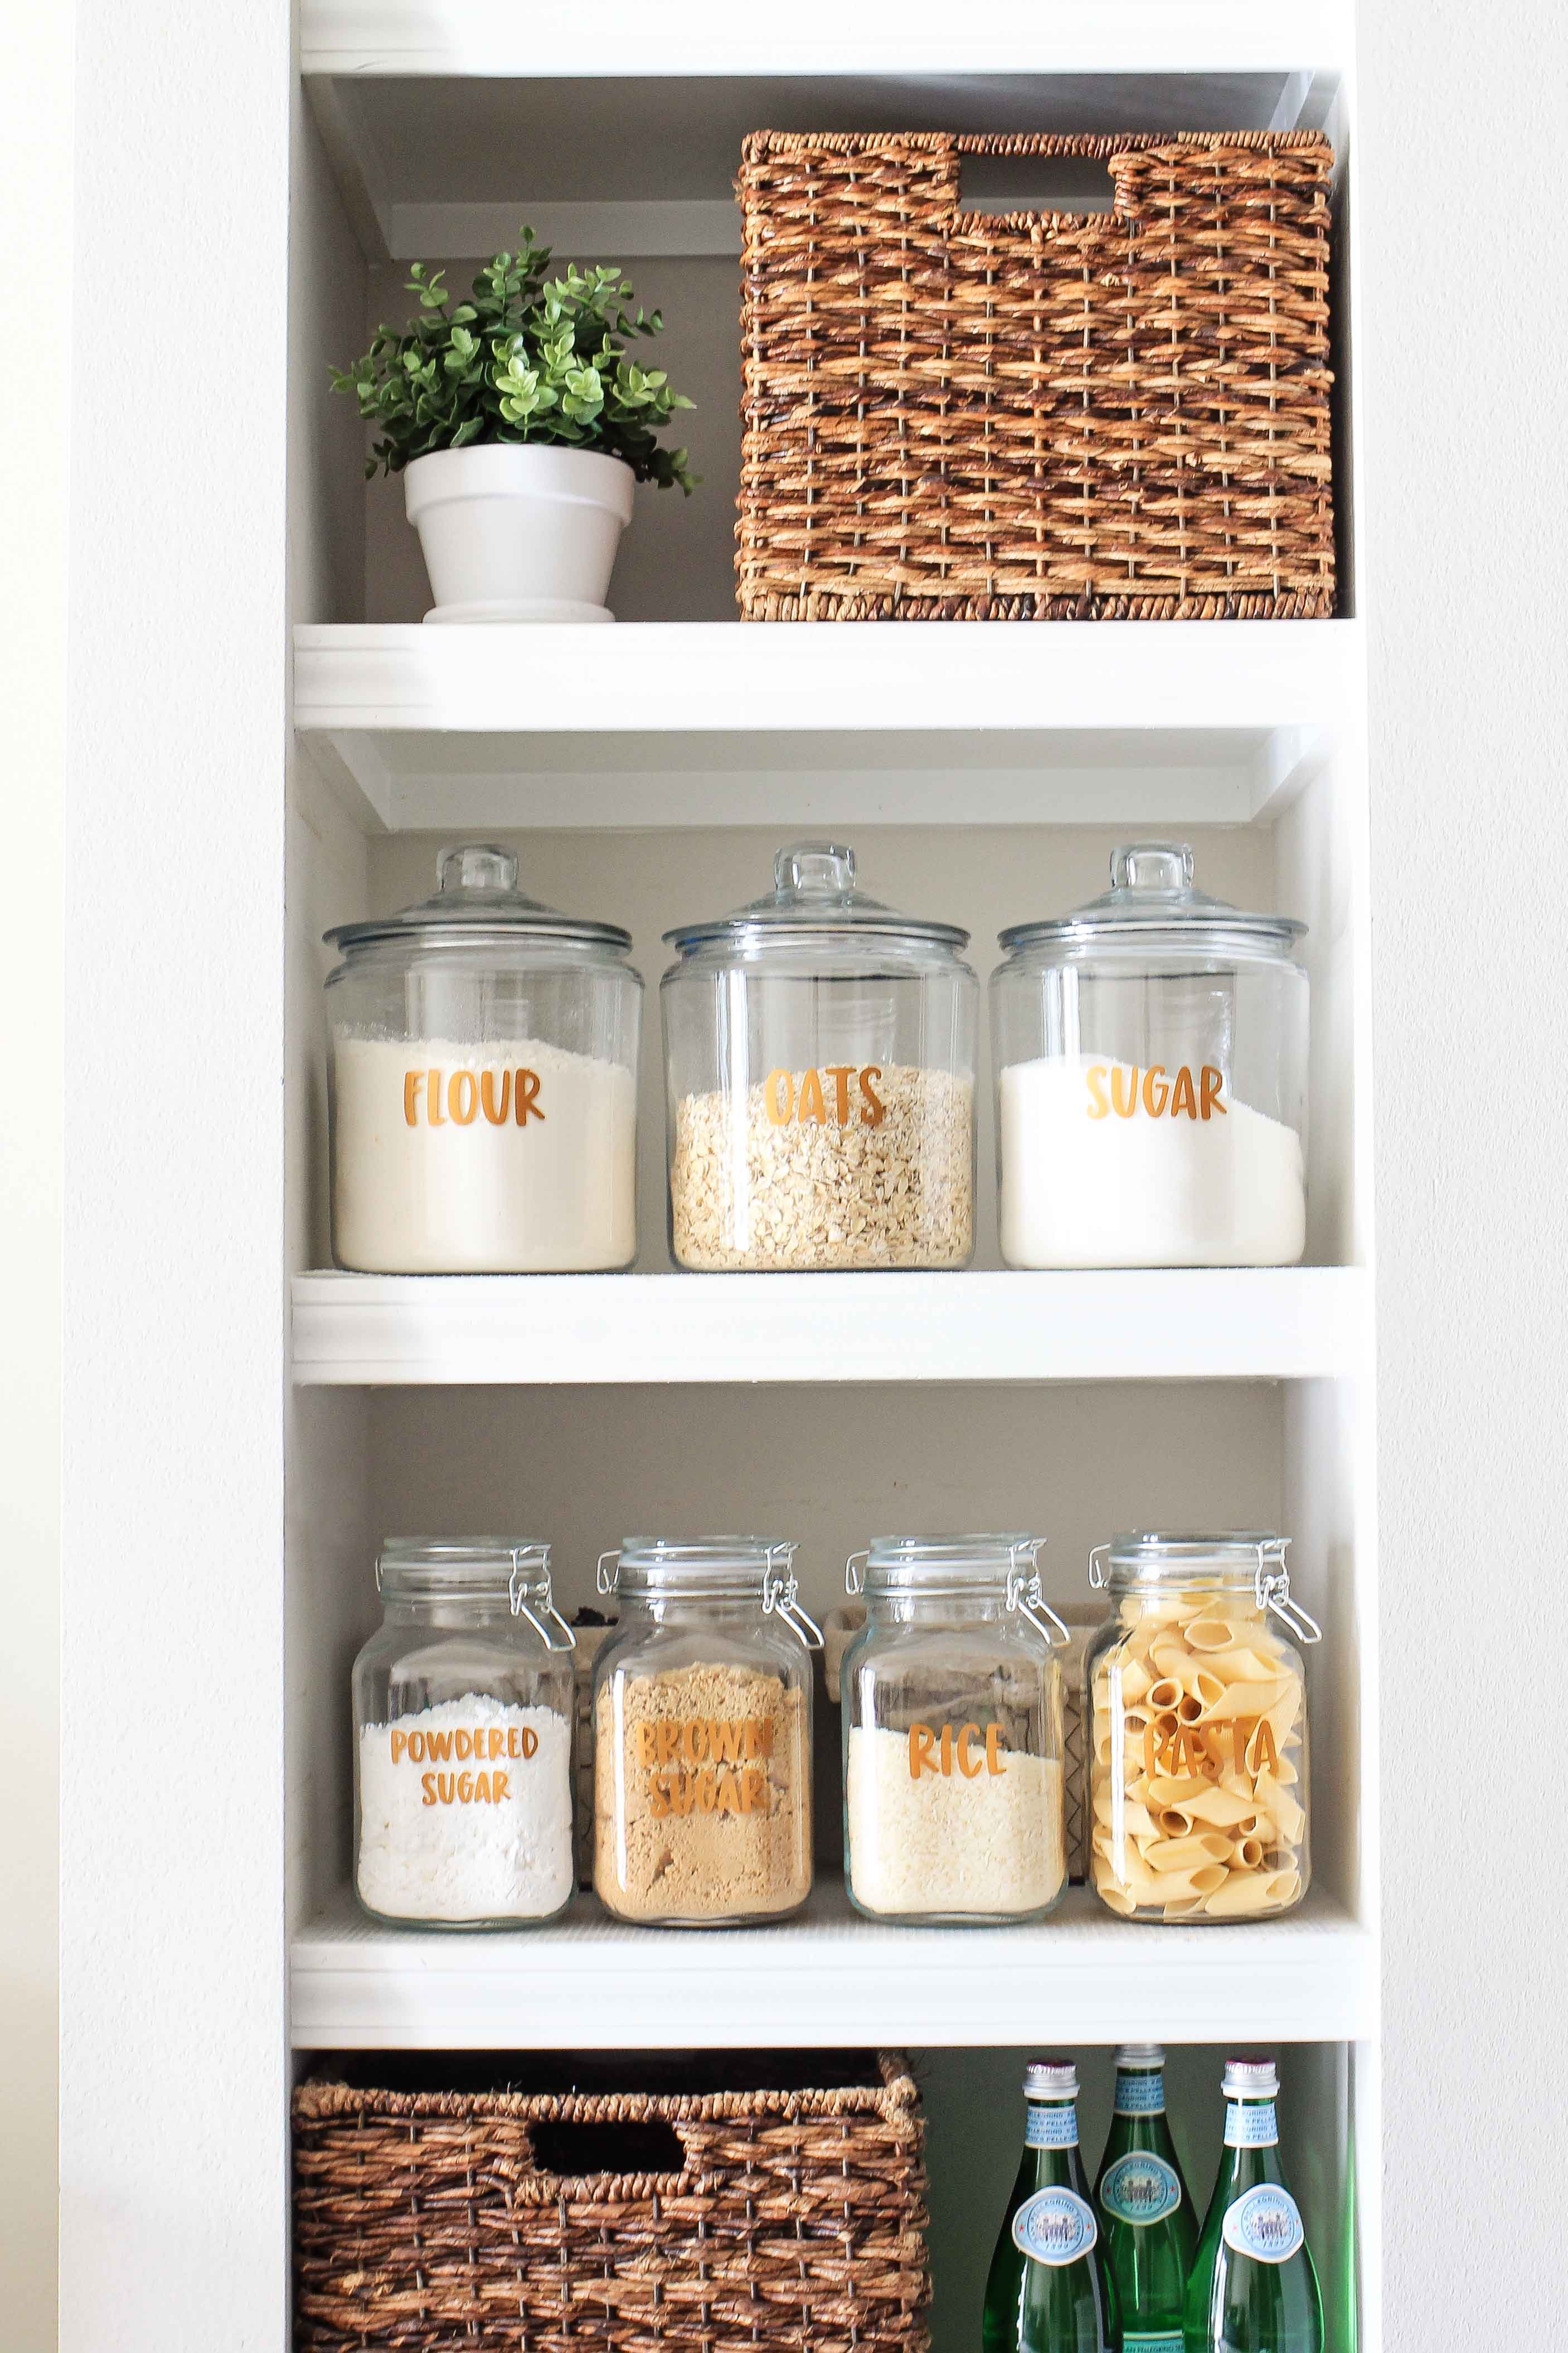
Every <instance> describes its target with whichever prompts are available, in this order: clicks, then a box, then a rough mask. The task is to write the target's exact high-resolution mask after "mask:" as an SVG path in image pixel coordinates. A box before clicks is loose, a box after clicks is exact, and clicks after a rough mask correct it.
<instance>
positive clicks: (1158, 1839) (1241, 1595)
mask: <svg viewBox="0 0 1568 2353" xmlns="http://www.w3.org/2000/svg"><path fill="white" fill-rule="evenodd" d="M1288 1546H1289V1537H1288V1536H1279V1535H1266V1534H1258V1533H1241V1532H1237V1533H1233V1534H1227V1535H1168V1534H1165V1533H1163V1532H1160V1531H1153V1530H1146V1531H1142V1532H1140V1533H1137V1534H1134V1535H1119V1536H1115V1537H1113V1538H1112V1539H1111V1541H1110V1544H1108V1545H1097V1546H1095V1548H1094V1550H1093V1551H1092V1552H1091V1553H1090V1555H1089V1583H1090V1584H1091V1585H1093V1586H1095V1587H1097V1588H1100V1587H1103V1588H1105V1589H1106V1590H1108V1591H1109V1593H1110V1597H1111V1600H1112V1603H1113V1606H1114V1614H1113V1615H1112V1617H1111V1618H1110V1620H1108V1622H1107V1623H1106V1625H1105V1626H1104V1627H1103V1628H1102V1629H1101V1630H1100V1633H1099V1634H1098V1635H1097V1636H1096V1637H1095V1639H1094V1641H1093V1643H1092V1644H1091V1646H1090V1648H1089V1657H1088V1661H1087V1669H1086V1672H1087V1682H1088V1687H1089V1799H1090V1806H1091V1810H1092V1830H1091V1837H1090V1845H1091V1855H1090V1876H1091V1878H1092V1881H1093V1883H1094V1887H1095V1890H1096V1892H1097V1893H1098V1894H1099V1895H1100V1898H1101V1900H1102V1901H1103V1902H1104V1903H1106V1904H1107V1905H1110V1909H1111V1910H1112V1911H1113V1912H1119V1913H1121V1914H1122V1915H1123V1916H1124V1917H1126V1918H1128V1919H1132V1920H1179V1921H1189V1922H1201V1923H1205V1924H1207V1923H1211V1922H1220V1921H1226V1920H1253V1919H1261V1918H1266V1917H1268V1916H1269V1915H1273V1914H1276V1913H1280V1912H1288V1911H1289V1910H1290V1909H1291V1907H1292V1906H1293V1905H1297V1904H1299V1903H1300V1901H1301V1898H1302V1897H1303V1895H1305V1894H1306V1892H1307V1888H1308V1884H1309V1883H1310V1877H1311V1860H1310V1841H1309V1837H1308V1829H1309V1819H1308V1818H1309V1813H1310V1795H1309V1787H1308V1758H1307V1683H1306V1670H1305V1668H1304V1666H1303V1664H1302V1661H1301V1655H1300V1651H1298V1650H1297V1648H1296V1646H1295V1642H1293V1641H1289V1640H1288V1639H1287V1636H1286V1633H1282V1632H1281V1631H1280V1628H1281V1627H1283V1628H1284V1629H1286V1630H1287V1632H1288V1633H1289V1634H1290V1635H1294V1636H1295V1637H1296V1638H1297V1641H1302V1642H1308V1643H1310V1642H1317V1641H1321V1639H1322V1636H1321V1628H1320V1627H1319V1626H1318V1625H1317V1623H1316V1622H1315V1620H1313V1619H1311V1618H1310V1617H1309V1616H1308V1614H1307V1612H1306V1610H1305V1609H1302V1608H1301V1607H1300V1603H1299V1602H1296V1601H1293V1600H1292V1599H1291V1598H1290V1577H1289V1569H1288V1568H1287V1567H1286V1563H1285V1555H1286V1550H1287V1547H1288Z"/></svg>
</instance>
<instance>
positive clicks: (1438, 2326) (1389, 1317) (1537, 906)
mask: <svg viewBox="0 0 1568 2353" xmlns="http://www.w3.org/2000/svg"><path fill="white" fill-rule="evenodd" d="M1362 25H1363V31H1362V88H1361V107H1360V129H1359V142H1358V149H1357V170H1358V185H1357V195H1358V203H1359V206H1360V212H1361V224H1360V226H1361V237H1362V264H1363V284H1362V290H1361V294H1362V348H1363V366H1364V371H1365V372H1364V376H1363V388H1364V394H1365V398H1364V402H1363V425H1364V428H1365V432H1364V442H1363V478H1362V486H1361V488H1362V506H1361V513H1362V518H1363V525H1364V532H1365V538H1364V547H1365V552H1366V556H1367V560H1368V565H1369V573H1368V580H1367V586H1368V590H1369V594H1368V599H1367V605H1368V611H1369V615H1370V616H1371V620H1372V670H1371V713H1372V759H1373V767H1372V789H1373V903H1374V905H1375V907H1376V910H1377V915H1376V922H1375V926H1374V945H1373V955H1374V1002H1373V1027H1374V1033H1375V1034H1374V1051H1375V1065H1376V1098H1375V1103H1376V1108H1375V1152H1376V1166H1377V1188H1376V1220H1377V1233H1378V1278H1377V1281H1378V1329H1379V1344H1380V1345H1379V1383H1380V1403H1381V1417H1382V1419H1381V1433H1380V1459H1379V1497H1378V1514H1379V1524H1380V1530H1381V1559H1380V1567H1379V1575H1380V1578H1381V1592H1382V1634H1383V1645H1384V1658H1385V1659H1386V1660H1388V1661H1389V1662H1391V1663H1390V1666H1389V1669H1388V1671H1387V1672H1386V1673H1385V1675H1384V1715H1383V1727H1382V1731H1383V1802H1384V1818H1383V1824H1382V1834H1383V1855H1384V1924H1385V1925H1384V1993H1385V2004H1386V2008H1385V2026H1386V2035H1387V2053H1386V2066H1385V2075H1384V2125H1385V2143H1384V2147H1385V2152H1386V2154H1385V2159H1384V2196H1385V2200H1386V2208H1385V2211H1386V2229H1387V2265H1388V2274H1387V2276H1388V2289H1389V2295H1388V2310H1389V2330H1388V2339H1387V2341H1388V2345H1389V2347H1390V2348H1391V2353H1427V2348H1430V2347H1433V2346H1437V2345H1443V2346H1458V2345H1467V2346H1468V2345H1474V2346H1483V2345H1485V2346H1498V2347H1501V2346H1503V2345H1505V2344H1508V2345H1525V2344H1533V2343H1546V2342H1549V2341H1550V2340H1551V2338H1552V2336H1553V2335H1554V2334H1555V2333H1556V2330H1557V2328H1558V2326H1559V2320H1560V2306H1561V2302H1562V2295H1561V2282H1562V2270H1563V2203H1562V2181H1563V2163H1564V2159H1565V2158H1568V2137H1565V2135H1564V2128H1563V2114H1564V2105H1563V2084H1562V2073H1563V2071H1562V2065H1561V2054H1560V2050H1559V2042H1560V2036H1561V2026H1562V2015H1563V1947H1564V1936H1565V1934H1568V1881H1565V1879H1564V1876H1563V1873H1562V1871H1561V1870H1560V1869H1558V1868H1557V1867H1556V1866H1555V1864H1554V1863H1552V1864H1547V1865H1545V1866H1544V1867H1535V1866H1534V1864H1533V1862H1532V1858H1534V1857H1537V1856H1540V1855H1541V1854H1542V1842H1543V1841H1546V1842H1548V1843H1549V1842H1550V1838H1551V1833H1550V1831H1549V1827H1548V1826H1549V1824H1550V1822H1551V1821H1552V1819H1553V1817H1554V1815H1555V1811H1556V1808H1557V1798H1556V1787H1557V1783H1556V1772H1555V1768H1556V1764H1557V1757H1558V1752H1559V1746H1560V1736H1559V1730H1558V1724H1557V1711H1556V1703H1555V1701H1554V1699H1552V1697H1550V1696H1546V1694H1550V1693H1552V1691H1553V1690H1554V1688H1555V1682H1556V1673H1555V1666H1554V1661H1555V1657H1556V1652H1557V1649H1558V1646H1559V1643H1560V1640H1561V1635H1560V1629H1561V1625H1562V1619H1563V1471H1564V1461H1563V1455H1564V1448H1563V1365H1564V1345H1565V1342H1568V1317H1565V1314H1564V1299H1565V1292H1564V1262H1565V1251H1568V1183H1565V1181H1564V1171H1565V1169H1568V1091H1565V1090H1564V1087H1563V1080H1562V1069H1563V1005H1564V995H1565V992H1564V978H1565V973H1564V955H1563V884H1564V877H1565V876H1568V792H1565V789H1564V776H1563V749H1562V732H1563V731H1562V713H1563V686H1564V677H1563V670H1564V663H1563V644H1564V627H1565V624H1568V598H1565V595H1564V588H1565V568H1564V544H1565V543H1564V533H1563V448H1564V444H1565V441H1568V391H1565V385H1568V375H1565V372H1564V367H1563V324H1562V305H1561V300H1560V298H1559V297H1557V296H1553V295H1551V294H1549V292H1548V289H1550V288H1552V287H1561V285H1562V284H1563V276H1564V273H1565V272H1568V206H1565V203H1564V182H1563V163H1562V147H1561V93H1562V90H1563V80H1564V75H1565V72H1568V19H1565V18H1564V16H1563V14H1562V12H1561V11H1558V10H1553V9H1549V8H1542V7H1539V6H1526V5H1521V0H1512V5H1503V6H1501V7H1495V8H1489V9H1484V10H1476V9H1465V8H1457V7H1447V8H1443V9H1440V10H1434V9H1432V8H1431V7H1429V6H1426V5H1416V0H1378V5H1368V6H1366V7H1364V8H1363V11H1362ZM1406 1662H1411V1664H1410V1665H1409V1666H1407V1665H1406ZM1538 1688H1539V1689H1541V1691H1542V1694H1543V1696H1542V1700H1541V1702H1540V1703H1539V1705H1538V1704H1537V1703H1536V1702H1535V1701H1534V1698H1533V1694H1534V1693H1535V1691H1536V1690H1537V1689H1538ZM1439 1788H1442V1789H1445V1790H1447V1792H1448V1793H1449V1794H1448V1795H1447V1798H1446V1799H1444V1801H1443V1805H1442V1810H1441V1813H1439V1810H1438V1807H1437V1804H1436V1792H1437V1790H1438V1789H1439ZM1505 2298H1506V2304H1505V2303H1504V2301H1503V2299H1505Z"/></svg>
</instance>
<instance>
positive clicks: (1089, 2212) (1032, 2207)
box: [1013, 2189, 1100, 2271]
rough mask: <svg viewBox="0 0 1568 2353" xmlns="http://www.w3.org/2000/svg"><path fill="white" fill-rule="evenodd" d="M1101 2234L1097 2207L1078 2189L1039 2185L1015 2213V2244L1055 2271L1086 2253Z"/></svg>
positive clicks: (1036, 2260) (1037, 2261) (1076, 2260)
mask: <svg viewBox="0 0 1568 2353" xmlns="http://www.w3.org/2000/svg"><path fill="white" fill-rule="evenodd" d="M1099 2236H1100V2232H1099V2228H1098V2226H1097V2225H1096V2222H1095V2219H1094V2209H1093V2208H1092V2207H1091V2206H1090V2205H1089V2200H1087V2199H1085V2198H1080V2197H1079V2194H1078V2192H1077V2190H1076V2189H1037V2190H1036V2192H1035V2194H1034V2196H1033V2197H1032V2198H1026V2199H1025V2200H1024V2202H1023V2204H1022V2205H1021V2206H1020V2207H1019V2209H1018V2211H1017V2212H1016V2214H1015V2215H1014V2217H1013V2244H1014V2245H1015V2246H1016V2247H1019V2248H1021V2249H1022V2250H1023V2252H1024V2253H1025V2254H1026V2255H1031V2256H1033V2258H1034V2260H1035V2262H1036V2263H1049V2264H1050V2266H1051V2268H1052V2270H1053V2271H1056V2270H1058V2269H1059V2268H1060V2267H1061V2265H1062V2264H1064V2263H1077V2262H1078V2260H1079V2256H1080V2255H1087V2254H1088V2253H1089V2249H1090V2248H1091V2247H1092V2246H1093V2244H1094V2242H1095V2241H1096V2240H1097V2239H1098V2238H1099Z"/></svg>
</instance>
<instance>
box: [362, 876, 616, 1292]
mask: <svg viewBox="0 0 1568 2353" xmlns="http://www.w3.org/2000/svg"><path fill="white" fill-rule="evenodd" d="M437 874H438V888H437V892H436V894H435V896H434V897H433V898H430V899H425V900H422V901H421V902H419V904H418V905H417V906H414V907H405V908H404V909H403V911H402V912H401V913H398V914H395V915H386V916H380V917H377V918H375V919H374V920H373V921H371V922H368V923H341V924H339V925H338V926H337V928H336V929H335V930H333V931H330V932H329V933H328V934H326V937H327V940H328V941H329V943H330V944H333V945H335V946H336V947H337V948H338V949H339V951H340V952H341V954H342V963H341V964H339V965H337V966H336V968H335V969H334V970H333V971H332V972H331V974H330V975H329V976H328V978H327V984H326V991H327V1022H328V1031H329V1042H330V1047H331V1061H330V1075H329V1102H330V1125H331V1158H332V1254H333V1256H334V1257H335V1259H336V1260H337V1262H338V1264H339V1265H340V1266H343V1267H353V1268H356V1269H359V1270H360V1271H364V1272H368V1273H373V1274H480V1273H499V1274H527V1273H535V1274H536V1273H545V1272H555V1273H577V1272H582V1271H586V1270H589V1269H592V1268H599V1269H609V1268H616V1267H625V1266H629V1265H630V1264H631V1261H632V1260H633V1259H634V1258H635V1257H636V1255H637V1040H638V1033H639V1028H640V1023H641V1018H642V981H641V979H640V978H639V976H638V975H637V973H636V972H635V971H634V970H633V969H632V967H631V965H629V964H628V963H627V962H626V953H627V950H628V949H629V948H630V946H631V934H630V933H629V932H624V931H621V930H620V929H618V927H617V926H616V924H614V923H586V922H583V921H580V920H579V919H578V918H577V917H575V916H570V915H558V914H556V913H554V912H553V910H552V909H551V908H549V907H542V906H540V905H539V904H538V903H537V902H536V901H534V900H532V899H530V898H528V897H527V896H526V895H525V894H524V893H523V892H521V891H519V890H518V888H517V860H516V859H515V858H514V857H513V856H512V854H511V852H510V850H507V849H491V848H489V847H486V846H484V845H482V844H479V845H470V846H468V847H467V848H462V849H445V850H443V851H442V853H441V856H440V859H439V860H438V863H437Z"/></svg>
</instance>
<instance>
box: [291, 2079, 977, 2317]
mask: <svg viewBox="0 0 1568 2353" xmlns="http://www.w3.org/2000/svg"><path fill="white" fill-rule="evenodd" d="M447 2064H448V2065H449V2067H450V2070H451V2072H452V2073H458V2071H459V2068H460V2065H461V2063H455V2062H454V2063H447ZM519 2064H521V2062H519ZM588 2064H589V2063H588V2062H585V2061H584V2062H578V2063H575V2065H576V2066H577V2068H579V2069H582V2068H585V2067H587V2066H588ZM637 2064H638V2063H634V2062H623V2063H621V2066H620V2073H619V2079H618V2080H619V2081H620V2083H621V2084H624V2086H625V2087H624V2088H618V2089H605V2090H599V2091H594V2092H584V2091H580V2090H566V2091H552V2092H544V2093H537V2092H535V2093H526V2092H516V2091H484V2090H481V2091H452V2090H436V2091H430V2090H416V2091H403V2092H397V2091H390V2090H386V2089H376V2088H370V2089H365V2088H361V2087H359V2086H357V2085H355V2084H351V2083H346V2082H340V2081H314V2080H312V2081H310V2082H308V2083H306V2084H301V2085H300V2088H299V2089H298V2090H297V2091H296V2092H295V2094H294V2105H293V2131H294V2346H295V2353H350V2348H353V2353H363V2348H367V2347H374V2348H377V2353H401V2348H417V2353H503V2348H504V2353H583V2348H585V2347H590V2346H591V2347H595V2348H605V2353H653V2348H680V2353H687V2348H689V2353H763V2348H777V2353H786V2348H788V2353H852V2348H853V2353H884V2348H885V2353H924V2348H925V2347H926V2344H927V2327H926V2307H927V2305H928V2303H929V2301H930V2292H931V2291H930V2272H929V2259H928V2254H927V2246H926V2229H927V2221H928V2216H927V2210H926V2189H925V2170H924V2164H923V2159H922V2147H923V2140H924V2125H923V2121H922V2118H921V2106H920V2094H919V2093H918V2092H917V2090H916V2088H915V2084H914V2081H913V2079H912V2077H911V2076H910V2071H909V2067H908V2064H907V2063H906V2062H905V2061H903V2060H901V2059H896V2058H892V2057H889V2055H887V2054H886V2053H883V2054H881V2055H879V2056H874V2055H872V2054H869V2053H868V2054H866V2056H865V2059H864V2063H863V2064H859V2065H858V2064H857V2056H856V2054H855V2053H853V2052H829V2053H825V2054H822V2055H821V2057H820V2058H818V2059H816V2061H813V2059H812V2058H811V2055H810V2054H800V2053H775V2054H752V2055H751V2057H750V2060H749V2062H748V2061H747V2060H746V2059H745V2056H744V2054H736V2062H734V2063H731V2062H730V2061H728V2060H727V2059H725V2060H718V2061H715V2060H714V2059H712V2058H704V2057H702V2056H701V2055H700V2054H698V2055H694V2056H692V2057H690V2058H689V2059H683V2060H682V2061H680V2062H679V2063H669V2062H667V2063H664V2065H663V2066H662V2068H660V2067H658V2065H657V2063H643V2066H644V2073H645V2075H646V2076H647V2079H648V2080H658V2081H659V2082H660V2084H661V2086H662V2087H661V2088H658V2089H654V2090H639V2089H637V2088H635V2070H636V2068H637ZM748 2064H749V2066H750V2071H751V2072H750V2074H749V2075H748V2074H747V2073H746V2067H747V2065H748ZM599 2072H600V2073H604V2063H600V2067H599ZM704 2079H706V2080H707V2081H708V2082H710V2083H712V2082H714V2081H718V2080H720V2079H722V2080H723V2082H724V2083H726V2084H729V2083H732V2082H733V2081H735V2080H737V2079H738V2080H739V2081H740V2082H741V2084H742V2085H744V2084H747V2083H748V2082H749V2083H751V2084H756V2085H758V2086H760V2087H761V2088H754V2089H748V2088H740V2089H734V2088H719V2089H702V2088H692V2089H689V2090H680V2091H677V2090H672V2089H670V2088H669V2085H670V2084H672V2083H674V2082H678V2081H679V2082H683V2083H689V2084H692V2085H693V2086H694V2087H695V2086H698V2085H700V2084H701V2083H702V2081H703V2080H704Z"/></svg>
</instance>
